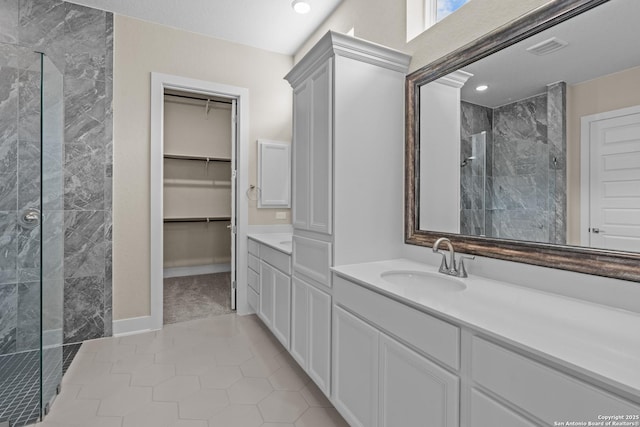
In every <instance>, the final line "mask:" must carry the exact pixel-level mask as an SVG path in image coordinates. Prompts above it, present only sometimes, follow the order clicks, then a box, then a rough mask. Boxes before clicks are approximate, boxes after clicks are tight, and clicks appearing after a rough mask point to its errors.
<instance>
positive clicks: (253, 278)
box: [247, 268, 260, 293]
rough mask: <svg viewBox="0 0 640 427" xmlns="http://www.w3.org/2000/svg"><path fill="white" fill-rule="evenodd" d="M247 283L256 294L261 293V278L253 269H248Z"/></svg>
mask: <svg viewBox="0 0 640 427" xmlns="http://www.w3.org/2000/svg"><path fill="white" fill-rule="evenodd" d="M247 283H248V284H249V288H251V289H253V291H254V292H256V293H260V276H259V275H258V273H256V272H255V271H253V270H252V269H250V268H248V269H247Z"/></svg>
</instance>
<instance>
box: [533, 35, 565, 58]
mask: <svg viewBox="0 0 640 427" xmlns="http://www.w3.org/2000/svg"><path fill="white" fill-rule="evenodd" d="M568 44H569V43H567V42H566V41H564V40H560V39H559V38H557V37H551V38H550V39H547V40H545V41H543V42H540V43H538V44H534V45H533V46H531V47H529V48H527V52H530V53H533V54H534V55H538V56H542V55H548V54H550V53H553V52H556V51H558V50H560V49H562V48H563V47H565V46H567V45H568Z"/></svg>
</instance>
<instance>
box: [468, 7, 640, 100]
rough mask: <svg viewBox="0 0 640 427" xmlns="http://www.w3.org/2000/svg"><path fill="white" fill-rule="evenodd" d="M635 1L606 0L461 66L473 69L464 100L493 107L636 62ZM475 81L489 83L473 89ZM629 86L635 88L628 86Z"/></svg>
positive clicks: (639, 57) (639, 60) (639, 48)
mask: <svg viewBox="0 0 640 427" xmlns="http://www.w3.org/2000/svg"><path fill="white" fill-rule="evenodd" d="M638 17H640V1H638V0H612V1H609V2H608V3H605V4H603V5H600V6H598V7H596V8H594V9H592V10H590V11H588V12H585V13H583V14H581V15H579V16H577V17H575V18H573V19H570V20H568V21H566V22H563V23H561V24H559V25H557V26H555V27H552V28H550V29H548V30H546V31H543V32H542V33H539V34H536V35H534V36H533V37H530V38H528V39H526V40H524V41H522V42H520V43H517V44H515V45H513V46H510V47H508V48H506V49H504V50H502V51H500V52H498V53H496V54H494V55H491V56H488V57H487V58H484V59H482V60H480V61H478V62H475V63H473V64H471V65H469V66H467V67H464V68H463V69H464V70H465V71H468V72H470V73H472V74H474V76H473V77H471V78H470V79H469V80H468V81H467V83H466V84H465V85H464V87H463V88H462V90H461V97H462V99H464V100H465V101H468V102H471V103H474V104H478V105H484V106H487V107H492V108H495V107H497V106H500V105H504V104H508V103H510V102H514V101H517V100H521V99H525V98H528V97H530V96H533V95H538V94H541V93H544V92H545V90H546V86H547V85H548V84H551V83H556V82H559V81H564V82H566V83H567V84H569V85H573V84H576V83H580V82H584V81H587V80H591V79H594V78H597V77H600V76H604V75H607V74H611V73H615V72H617V71H621V70H625V69H627V68H631V67H636V66H640V44H639V43H640V42H639V40H640V25H638ZM553 36H555V37H558V38H560V39H562V40H564V41H567V42H569V45H568V46H567V47H565V48H563V49H561V50H559V51H557V52H554V53H551V54H548V55H545V56H536V55H533V54H531V53H529V52H527V51H526V49H527V48H528V47H530V46H533V45H535V44H536V43H539V42H541V41H544V40H547V39H549V38H550V37H553ZM480 84H487V85H489V89H488V90H487V91H486V92H477V91H476V90H475V88H476V87H477V86H478V85H480ZM630 90H635V89H632V88H630Z"/></svg>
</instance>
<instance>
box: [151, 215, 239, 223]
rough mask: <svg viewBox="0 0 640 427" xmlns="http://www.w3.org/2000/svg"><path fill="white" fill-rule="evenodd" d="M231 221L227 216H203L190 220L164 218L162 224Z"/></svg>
mask: <svg viewBox="0 0 640 427" xmlns="http://www.w3.org/2000/svg"><path fill="white" fill-rule="evenodd" d="M223 221H231V217H229V216H205V217H190V218H165V219H164V222H223Z"/></svg>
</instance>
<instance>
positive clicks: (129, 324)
mask: <svg viewBox="0 0 640 427" xmlns="http://www.w3.org/2000/svg"><path fill="white" fill-rule="evenodd" d="M151 330H153V328H152V327H151V316H141V317H132V318H130V319H121V320H114V321H113V336H114V337H121V336H124V335H132V334H139V333H141V332H149V331H151Z"/></svg>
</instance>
